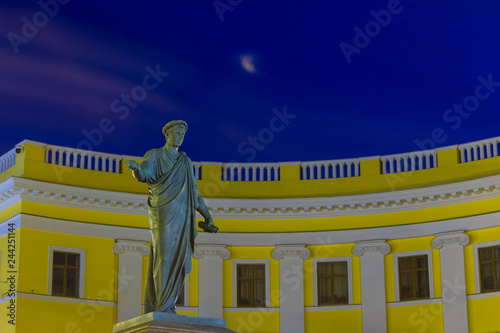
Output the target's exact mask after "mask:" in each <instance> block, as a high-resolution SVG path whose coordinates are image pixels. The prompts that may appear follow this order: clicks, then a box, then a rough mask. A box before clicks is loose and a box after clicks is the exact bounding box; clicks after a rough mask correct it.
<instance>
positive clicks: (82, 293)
mask: <svg viewBox="0 0 500 333" xmlns="http://www.w3.org/2000/svg"><path fill="white" fill-rule="evenodd" d="M54 252H66V253H76V254H79V255H80V271H79V274H80V276H79V281H78V297H76V298H85V297H84V296H85V263H86V250H85V249H77V248H71V247H64V246H55V245H49V269H48V279H47V295H48V296H54V297H68V296H59V295H57V296H56V295H52V274H53V266H54ZM73 298H74V297H73Z"/></svg>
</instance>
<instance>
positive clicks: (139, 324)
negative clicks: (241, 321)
mask: <svg viewBox="0 0 500 333" xmlns="http://www.w3.org/2000/svg"><path fill="white" fill-rule="evenodd" d="M170 332H172V333H174V332H175V333H177V332H184V333H186V332H192V333H198V332H200V333H202V332H208V333H231V332H234V331H232V330H229V329H227V328H226V321H225V320H224V319H215V318H205V317H193V316H184V315H178V314H171V313H163V312H150V313H148V314H145V315H142V316H139V317H135V318H132V319H129V320H126V321H124V322H121V323H118V324H115V325H114V326H113V333H170Z"/></svg>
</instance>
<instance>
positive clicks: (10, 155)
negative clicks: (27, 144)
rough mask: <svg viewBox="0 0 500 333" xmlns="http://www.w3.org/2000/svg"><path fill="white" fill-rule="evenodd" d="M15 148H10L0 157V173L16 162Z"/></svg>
mask: <svg viewBox="0 0 500 333" xmlns="http://www.w3.org/2000/svg"><path fill="white" fill-rule="evenodd" d="M16 155H17V154H16V149H15V148H14V149H11V150H9V151H8V152H7V153H5V154H3V155H2V156H1V157H0V173H2V172H4V171H5V170H7V169H9V168H11V167H13V166H14V165H15V164H16Z"/></svg>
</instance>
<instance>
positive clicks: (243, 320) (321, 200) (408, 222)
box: [0, 143, 500, 333]
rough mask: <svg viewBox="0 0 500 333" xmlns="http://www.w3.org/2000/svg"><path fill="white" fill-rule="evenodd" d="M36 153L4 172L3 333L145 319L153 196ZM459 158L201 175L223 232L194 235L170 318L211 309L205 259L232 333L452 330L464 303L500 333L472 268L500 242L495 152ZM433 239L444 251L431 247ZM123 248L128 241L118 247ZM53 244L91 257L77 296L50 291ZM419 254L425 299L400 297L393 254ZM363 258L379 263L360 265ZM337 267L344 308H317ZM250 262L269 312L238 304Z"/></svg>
mask: <svg viewBox="0 0 500 333" xmlns="http://www.w3.org/2000/svg"><path fill="white" fill-rule="evenodd" d="M44 149H45V148H44V147H43V146H41V145H39V144H33V143H26V144H25V147H24V151H23V152H22V153H21V154H19V155H18V161H17V162H16V164H15V165H14V166H13V167H12V168H10V169H8V170H5V171H4V172H3V173H1V174H0V182H1V183H0V188H1V189H2V190H3V193H2V195H3V196H2V199H1V200H2V201H0V236H1V237H0V269H1V271H0V280H1V281H6V279H7V278H8V277H9V276H10V275H11V273H8V272H9V267H8V260H9V258H8V254H9V252H8V250H9V249H8V242H9V232H10V231H9V224H10V223H13V225H14V229H15V231H14V235H15V236H11V237H10V239H12V238H13V237H14V240H15V244H16V248H15V253H14V255H15V260H16V273H15V290H16V292H17V294H16V295H15V297H8V295H6V293H8V288H7V284H0V288H1V290H0V292H1V294H2V297H3V298H2V297H0V298H1V299H0V315H1V318H7V314H8V313H9V311H10V310H9V309H8V308H7V306H8V305H9V304H10V302H11V300H14V302H15V318H16V324H17V325H16V326H15V327H14V326H13V325H11V324H9V323H8V321H7V320H5V319H2V320H1V321H0V331H1V332H22V333H24V332H111V330H112V325H113V324H114V323H116V322H117V320H118V318H119V317H120V316H121V315H122V314H123V313H124V312H123V310H124V309H125V310H127V308H128V307H132V308H133V309H132V312H133V311H136V312H137V311H139V313H141V304H142V302H143V297H144V296H143V295H144V286H145V277H146V272H147V264H148V256H147V255H144V253H142V252H141V249H144V248H146V247H147V246H149V243H148V242H149V231H148V222H147V209H146V207H145V206H144V202H145V199H146V193H147V189H146V187H145V185H144V184H139V183H137V182H135V180H133V179H132V177H131V176H130V174H129V172H128V171H127V170H121V171H120V172H119V173H109V172H104V171H97V170H81V169H78V168H72V167H69V166H63V165H53V164H48V163H46V161H45V156H46V155H45V150H44ZM443 152H444V153H443ZM454 152H455V153H454ZM455 155H456V149H455V150H454V149H448V150H443V151H442V152H441V153H440V155H439V156H441V158H442V159H441V161H442V163H441V164H439V166H438V167H436V168H434V169H429V170H420V171H413V172H411V171H410V172H400V173H393V174H389V175H387V174H381V171H380V168H381V167H380V163H379V164H378V166H377V163H376V161H375V162H373V161H371V163H369V164H366V163H365V164H363V165H364V166H365V167H366V168H365V169H362V170H365V174H364V175H363V172H362V175H361V176H360V177H357V178H356V177H353V178H350V179H316V180H300V177H299V178H297V177H296V176H297V168H296V166H283V168H282V171H281V172H282V174H281V180H279V181H267V182H237V181H221V180H218V179H207V178H206V177H208V176H207V175H210V174H213V173H214V172H215V174H217V172H219V175H220V170H219V171H217V170H218V169H217V167H214V166H212V165H207V166H202V167H201V173H202V176H201V178H202V179H201V180H198V185H199V187H200V191H201V192H202V194H205V196H206V201H207V205H208V207H209V208H210V209H211V212H212V215H213V217H214V220H215V221H216V223H217V225H218V226H219V227H220V230H221V232H220V233H219V234H217V235H216V236H213V235H207V234H204V233H201V232H200V234H199V236H198V239H197V249H200V251H201V252H200V253H201V254H200V255H199V256H198V257H197V258H193V260H192V263H193V265H192V266H193V271H192V273H191V274H190V276H189V279H188V282H187V288H186V289H187V294H186V295H187V301H186V304H185V306H181V307H179V308H178V312H179V313H180V314H186V315H195V316H196V315H199V314H200V312H201V313H202V312H203V311H205V310H206V309H205V308H204V307H206V304H207V300H206V299H205V297H206V296H205V294H206V290H203V288H200V286H204V285H205V284H204V283H205V281H200V276H208V278H209V279H210V275H206V273H207V272H208V271H203V270H206V269H207V268H206V267H207V265H203V264H202V261H203V260H207V259H209V260H212V261H210V262H216V263H219V264H220V270H221V272H220V273H221V276H222V284H221V287H220V292H219V294H220V295H221V304H222V308H221V309H220V310H221V313H222V317H223V318H224V319H226V322H227V326H228V328H230V329H233V330H236V331H238V332H288V329H287V328H286V327H287V326H286V325H287V324H288V322H291V324H294V323H297V325H296V326H294V328H292V330H293V331H294V332H363V331H364V332H372V331H376V330H373V329H371V328H370V327H368V326H367V324H366V321H365V320H367V319H366V318H368V317H369V316H370V315H371V314H372V313H375V315H374V316H375V317H376V316H378V317H377V318H379V321H385V323H386V325H385V327H384V328H383V331H385V330H386V331H387V332H452V331H453V332H458V331H457V330H451V329H450V327H451V326H450V325H452V324H450V323H449V321H448V322H447V321H446V320H445V318H446V317H447V315H446V314H445V313H449V312H447V311H455V310H453V309H452V307H450V304H452V305H453V304H456V303H457V302H462V303H464V304H465V308H466V312H465V315H464V316H459V317H458V318H457V320H458V322H461V323H466V324H465V326H467V327H462V331H463V332H467V331H469V332H495V331H500V322H499V321H496V320H492V318H496V317H495V315H496V314H497V312H498V310H499V309H500V292H493V293H484V294H481V293H480V290H479V289H478V274H479V273H478V269H477V267H478V263H477V261H478V258H477V252H478V248H480V247H482V246H492V245H500V223H499V222H498V221H500V212H499V209H498V207H500V194H499V193H497V192H499V188H500V176H499V174H500V157H491V158H488V159H483V160H479V161H474V162H469V163H459V160H458V159H457V157H456V156H455ZM122 162H123V161H122ZM122 162H121V163H122ZM363 165H362V166H363ZM377 168H378V170H377ZM377 172H378V173H377ZM204 177H205V179H204ZM354 178H356V179H354ZM214 189H217V191H215V190H214ZM378 192H379V193H378ZM210 193H211V194H212V195H206V194H210ZM255 198H259V199H261V200H258V201H255V200H253V199H255ZM446 232H456V233H455V234H456V235H458V236H456V237H455V236H453V237H455V238H457V237H462V238H463V237H465V238H467V242H465V243H467V244H465V243H464V244H461V243H459V241H458V240H455V238H453V237H451V236H446V235H445V236H442V235H443V233H446ZM455 234H454V235H455ZM461 235H462V236H461ZM439 237H445V238H446V237H448V238H447V239H448V241H449V242H451V243H450V244H448V243H446V242H445V243H444V244H442V245H439V244H437V243H436V239H437V238H439ZM450 237H451V238H450ZM457 239H458V238H457ZM370 241H377V242H375V243H373V242H370ZM130 242H132V243H130ZM120 244H132V245H133V246H131V247H129V248H125V250H123V248H122V249H117V245H120ZM373 244H376V246H375V245H373ZM436 244H437V245H436ZM51 246H52V247H60V248H70V249H78V250H80V251H84V252H85V284H84V292H83V295H82V296H81V297H79V298H64V297H55V296H51V295H50V290H49V289H50V287H49V285H50V283H49V271H50V264H49V257H50V249H51ZM207 246H212V247H215V248H217V251H216V254H215V255H212V254H208V252H204V253H202V252H203V251H202V249H203V248H204V247H207ZM439 246H442V247H439ZM448 246H452V248H451V250H452V252H449V250H450V248H449V247H448ZM357 249H358V250H359V249H362V251H361V252H358V251H357ZM443 249H444V251H448V252H446V253H447V254H446V255H448V256H449V255H450V253H452V257H453V258H455V257H456V258H459V259H460V253H463V263H462V266H463V273H464V284H463V285H462V284H460V281H459V282H458V284H457V283H455V280H454V279H453V278H452V279H449V267H448V268H446V267H447V266H446V262H443V260H441V258H442V256H443V255H445V252H443ZM280 251H281V252H280ZM414 253H417V254H421V253H428V254H429V255H430V259H431V260H430V268H431V270H432V274H431V276H432V281H431V284H432V288H431V290H432V292H431V297H430V298H429V299H424V300H416V301H399V294H398V277H397V271H396V262H397V258H398V256H400V255H412V254H414ZM226 254H227V256H226ZM368 255H369V256H373V257H369V258H373V259H370V260H368V261H367V260H366V258H368V257H366V256H368ZM457 255H458V257H457ZM124 256H126V257H124ZM219 256H220V257H219ZM125 258H126V260H125ZM339 258H342V260H348V262H349V265H350V266H349V267H350V271H349V279H350V289H349V292H350V301H349V304H346V305H336V306H318V305H317V299H316V298H317V296H316V293H315V285H316V282H315V274H316V273H315V265H316V263H317V262H321V261H323V260H330V259H331V260H335V259H339ZM447 258H449V257H447ZM245 260H247V261H258V262H266V263H267V267H268V272H267V274H268V276H267V278H268V294H269V297H268V305H267V306H266V307H263V308H238V307H237V306H236V304H235V301H234V290H235V285H234V281H235V275H234V274H235V263H238V262H245ZM376 261H378V262H379V263H380V265H378V266H376V267H375V270H376V272H372V271H367V270H366V267H368V266H364V265H366V264H367V262H368V263H369V262H376ZM219 264H217V265H219ZM217 267H219V266H217ZM297 267H299V268H297ZM363 267H365V268H363ZM443 267H444V268H443ZM211 269H213V267H212V268H211ZM217 269H218V268H217ZM443 269H444V270H443ZM297 270H298V271H297ZM203 274H205V275H203ZM380 279H382V280H381V282H382V283H381V284H378V285H379V286H381V287H380V288H382V289H380V290H371V289H370V288H371V287H370V283H373V285H376V282H377V281H378V280H380ZM364 281H365V282H364ZM366 281H370V283H369V284H366ZM134 288H139V290H140V293H139V294H138V295H139V296H138V298H137V302H136V303H135V304H133V306H132V305H130V304H123V303H121V302H120V299H121V298H120V297H122V296H123V295H124V293H127V292H128V291H129V290H132V289H134ZM214 288H218V287H216V284H214ZM134 290H135V289H134ZM295 290H299V292H298V294H297V293H294V292H295ZM301 290H302V291H301ZM120 295H122V296H120ZM297 295H302V296H301V297H300V296H299V301H302V302H303V306H302V307H301V310H300V311H296V310H291V309H293V308H294V307H293V306H290V305H291V304H290V299H293V300H294V301H293V302H295V301H296V300H297V298H296V297H297ZM367 295H382V300H381V304H382V305H380V309H382V308H383V311H381V310H380V309H376V311H374V310H373V308H367V307H366V304H368V303H365V302H369V301H367V298H366V297H368V296H367ZM384 297H385V300H383V298H384ZM462 299H463V300H464V301H460V300H462ZM287 300H288V302H287ZM292 305H293V304H292ZM450 309H452V310H450ZM289 311H296V312H292V313H289ZM290 316H291V317H290ZM28 318H30V319H28ZM283 318H291V319H287V320H286V321H285V320H282V319H283ZM448 318H449V317H448ZM14 328H15V330H14Z"/></svg>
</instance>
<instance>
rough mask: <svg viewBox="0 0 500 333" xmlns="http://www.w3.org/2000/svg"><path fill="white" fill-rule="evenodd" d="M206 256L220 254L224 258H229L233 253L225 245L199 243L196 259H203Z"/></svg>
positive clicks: (195, 253)
mask: <svg viewBox="0 0 500 333" xmlns="http://www.w3.org/2000/svg"><path fill="white" fill-rule="evenodd" d="M205 256H219V257H220V258H221V259H222V260H226V259H229V257H230V256H231V254H230V253H229V250H227V249H226V246H225V245H208V244H198V245H197V246H196V249H195V250H194V253H193V257H194V258H195V259H198V260H200V259H203V258H204V257H205Z"/></svg>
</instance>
